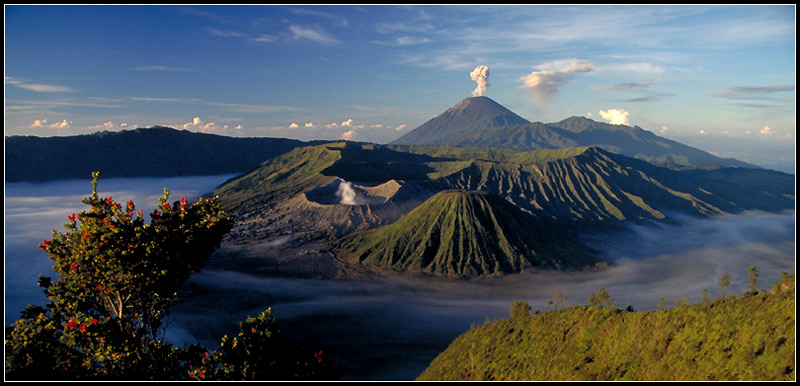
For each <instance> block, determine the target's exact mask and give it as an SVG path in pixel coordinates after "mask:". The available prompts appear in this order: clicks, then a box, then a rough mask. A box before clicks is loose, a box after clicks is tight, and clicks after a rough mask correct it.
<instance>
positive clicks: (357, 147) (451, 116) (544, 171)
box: [5, 97, 795, 277]
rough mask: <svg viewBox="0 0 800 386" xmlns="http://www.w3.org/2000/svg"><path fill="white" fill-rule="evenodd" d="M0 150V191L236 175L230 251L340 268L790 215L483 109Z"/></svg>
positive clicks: (651, 148)
mask: <svg viewBox="0 0 800 386" xmlns="http://www.w3.org/2000/svg"><path fill="white" fill-rule="evenodd" d="M5 150H6V152H5V161H6V163H5V169H6V181H9V182H10V181H45V180H52V179H66V178H89V176H90V173H91V172H92V171H98V170H99V171H100V172H101V176H102V177H106V178H107V177H139V176H153V177H163V176H192V175H213V174H225V173H241V174H239V175H238V176H237V177H234V178H232V179H230V180H228V181H227V182H226V183H224V184H223V185H222V186H220V187H219V188H218V189H217V191H216V192H215V194H217V195H219V196H220V199H221V200H222V202H223V204H224V205H225V208H226V210H227V211H229V212H231V213H233V214H235V215H236V217H237V221H236V224H235V226H234V229H233V231H232V232H231V233H230V235H229V240H232V241H234V242H236V243H239V244H248V243H259V242H263V241H267V240H271V239H273V238H275V237H278V236H281V237H284V236H287V235H291V236H290V238H291V239H292V241H291V243H292V244H293V245H305V244H306V243H308V242H310V241H313V242H315V243H318V242H322V243H329V245H331V246H332V247H333V248H335V251H336V253H337V254H338V257H337V258H338V259H340V261H346V262H349V263H351V264H357V265H363V266H367V267H373V268H381V269H388V270H394V271H398V270H399V271H410V272H413V273H418V274H427V275H439V276H469V277H472V276H482V275H502V274H508V273H516V272H520V271H522V270H525V269H528V268H533V267H540V268H554V269H563V268H577V267H587V266H591V265H592V264H594V263H595V262H596V260H595V258H594V256H593V255H592V253H591V252H590V251H589V248H587V247H586V246H585V245H583V244H582V243H581V242H580V241H578V239H577V238H576V236H577V235H578V234H579V233H580V232H581V231H583V230H586V229H587V228H591V229H598V228H601V229H613V228H614V227H616V226H618V225H621V224H623V223H624V222H627V221H635V222H652V221H669V220H671V219H672V218H673V213H682V214H688V215H692V216H715V215H721V214H728V213H739V212H742V211H745V210H765V211H780V210H785V209H793V208H794V205H795V201H794V194H795V179H794V176H793V175H789V174H786V173H781V172H776V171H771V170H766V169H761V168H757V167H754V166H753V165H748V164H746V163H743V162H740V161H736V160H731V159H723V158H719V157H715V156H713V155H711V154H709V153H706V152H703V151H701V150H699V149H695V148H692V147H689V146H685V145H682V144H680V143H677V142H674V141H670V140H668V139H665V138H662V137H659V136H657V135H655V134H653V133H651V132H649V131H646V130H643V129H641V128H639V127H629V126H621V125H609V124H605V123H599V122H595V121H592V120H589V119H586V118H578V117H572V118H568V119H565V120H563V121H561V122H558V123H551V124H544V123H538V122H535V123H531V122H528V121H527V120H525V119H523V118H521V117H520V116H518V115H516V114H514V113H513V112H511V111H510V110H508V109H506V108H505V107H503V106H501V105H499V104H497V103H496V102H494V101H493V100H491V99H489V98H486V97H477V98H467V99H464V100H463V101H461V102H459V103H458V104H456V105H455V106H453V107H452V108H450V109H448V110H447V111H445V112H444V113H442V114H440V115H439V116H437V117H435V118H433V119H431V120H430V121H428V122H426V123H425V124H423V125H421V126H420V127H418V128H417V129H415V130H413V131H411V132H409V133H408V134H406V135H404V136H403V137H401V138H399V139H398V140H397V141H395V142H393V143H392V144H389V145H376V144H368V143H354V142H328V141H315V142H303V141H298V140H291V139H283V138H233V137H225V136H219V135H211V134H200V133H192V132H189V131H185V130H183V131H180V130H175V129H171V128H166V127H154V128H148V129H136V130H128V131H122V132H114V133H111V132H100V133H95V134H91V135H80V136H72V137H50V138H40V137H26V136H12V137H6V142H5ZM442 192H450V193H442ZM415 208H416V209H415ZM532 235H536V236H535V237H534V236H532Z"/></svg>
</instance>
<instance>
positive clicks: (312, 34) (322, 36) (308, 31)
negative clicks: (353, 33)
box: [289, 25, 340, 45]
mask: <svg viewBox="0 0 800 386" xmlns="http://www.w3.org/2000/svg"><path fill="white" fill-rule="evenodd" d="M289 31H290V32H291V33H292V39H294V40H310V41H312V42H316V43H321V44H326V45H336V44H339V43H340V42H339V40H337V39H335V38H334V37H332V36H330V35H328V34H326V33H325V32H323V31H319V30H315V29H313V28H308V27H302V26H299V25H292V26H289Z"/></svg>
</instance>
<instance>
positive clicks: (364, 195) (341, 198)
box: [305, 178, 401, 205]
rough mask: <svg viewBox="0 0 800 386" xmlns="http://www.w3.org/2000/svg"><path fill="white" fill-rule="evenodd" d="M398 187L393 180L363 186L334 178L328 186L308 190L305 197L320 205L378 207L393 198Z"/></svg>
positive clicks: (362, 184)
mask: <svg viewBox="0 0 800 386" xmlns="http://www.w3.org/2000/svg"><path fill="white" fill-rule="evenodd" d="M400 187H401V185H400V184H399V183H398V182H397V181H395V180H389V181H386V182H384V183H381V184H364V183H356V182H349V181H345V180H343V179H341V178H336V179H335V180H333V181H332V182H331V183H330V184H328V185H325V186H321V187H318V188H315V189H312V190H309V191H308V192H306V193H305V196H306V199H307V200H308V201H311V202H315V203H317V204H320V205H378V204H384V203H386V202H387V201H389V200H390V199H391V198H392V197H394V195H395V194H396V193H397V191H398V190H400Z"/></svg>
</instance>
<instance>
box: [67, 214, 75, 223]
mask: <svg viewBox="0 0 800 386" xmlns="http://www.w3.org/2000/svg"><path fill="white" fill-rule="evenodd" d="M67 219H69V221H70V222H75V213H73V214H71V215H69V216H67Z"/></svg>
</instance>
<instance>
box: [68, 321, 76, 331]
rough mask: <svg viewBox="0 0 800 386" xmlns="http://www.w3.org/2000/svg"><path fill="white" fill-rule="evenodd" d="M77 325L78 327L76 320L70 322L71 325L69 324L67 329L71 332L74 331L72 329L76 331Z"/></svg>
mask: <svg viewBox="0 0 800 386" xmlns="http://www.w3.org/2000/svg"><path fill="white" fill-rule="evenodd" d="M77 325H78V323H76V322H75V321H74V320H70V321H69V323H67V328H69V329H70V330H72V329H74V328H75V326H77Z"/></svg>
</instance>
